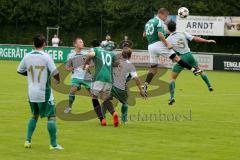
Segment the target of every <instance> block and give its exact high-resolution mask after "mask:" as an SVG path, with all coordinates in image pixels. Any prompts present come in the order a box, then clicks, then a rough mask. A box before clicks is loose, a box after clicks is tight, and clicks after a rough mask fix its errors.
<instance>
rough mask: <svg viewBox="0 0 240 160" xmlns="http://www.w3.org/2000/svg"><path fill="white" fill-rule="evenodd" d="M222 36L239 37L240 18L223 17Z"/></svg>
mask: <svg viewBox="0 0 240 160" xmlns="http://www.w3.org/2000/svg"><path fill="white" fill-rule="evenodd" d="M224 35H225V36H239V37H240V17H225V26H224Z"/></svg>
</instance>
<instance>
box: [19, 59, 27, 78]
mask: <svg viewBox="0 0 240 160" xmlns="http://www.w3.org/2000/svg"><path fill="white" fill-rule="evenodd" d="M24 61H25V60H24V58H23V59H22V61H21V62H20V64H19V66H18V68H17V73H19V74H21V75H23V76H27V67H26V65H25V62H24Z"/></svg>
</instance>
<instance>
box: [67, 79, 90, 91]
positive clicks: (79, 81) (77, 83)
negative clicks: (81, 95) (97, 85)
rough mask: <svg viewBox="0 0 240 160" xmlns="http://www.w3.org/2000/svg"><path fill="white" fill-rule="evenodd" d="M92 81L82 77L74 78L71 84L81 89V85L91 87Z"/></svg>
mask: <svg viewBox="0 0 240 160" xmlns="http://www.w3.org/2000/svg"><path fill="white" fill-rule="evenodd" d="M91 83H92V82H91V81H85V80H82V79H77V78H72V82H71V85H72V87H77V88H78V89H81V85H83V86H84V87H85V88H86V89H90V88H91Z"/></svg>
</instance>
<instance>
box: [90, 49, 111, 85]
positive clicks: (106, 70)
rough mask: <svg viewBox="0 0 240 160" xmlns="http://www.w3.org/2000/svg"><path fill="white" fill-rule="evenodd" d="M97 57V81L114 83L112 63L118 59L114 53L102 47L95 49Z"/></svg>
mask: <svg viewBox="0 0 240 160" xmlns="http://www.w3.org/2000/svg"><path fill="white" fill-rule="evenodd" d="M92 51H94V53H95V56H94V58H93V61H94V64H95V76H94V80H95V81H101V82H107V83H112V62H113V61H114V60H115V59H116V56H115V54H114V53H112V52H110V51H106V50H104V49H103V48H102V47H96V48H93V49H92Z"/></svg>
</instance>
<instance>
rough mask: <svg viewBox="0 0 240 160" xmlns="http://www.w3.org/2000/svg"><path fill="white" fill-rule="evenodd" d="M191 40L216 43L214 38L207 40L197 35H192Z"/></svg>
mask: <svg viewBox="0 0 240 160" xmlns="http://www.w3.org/2000/svg"><path fill="white" fill-rule="evenodd" d="M193 41H194V42H198V43H215V44H216V41H215V40H212V39H210V40H208V39H204V38H201V37H198V36H194V37H193Z"/></svg>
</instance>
